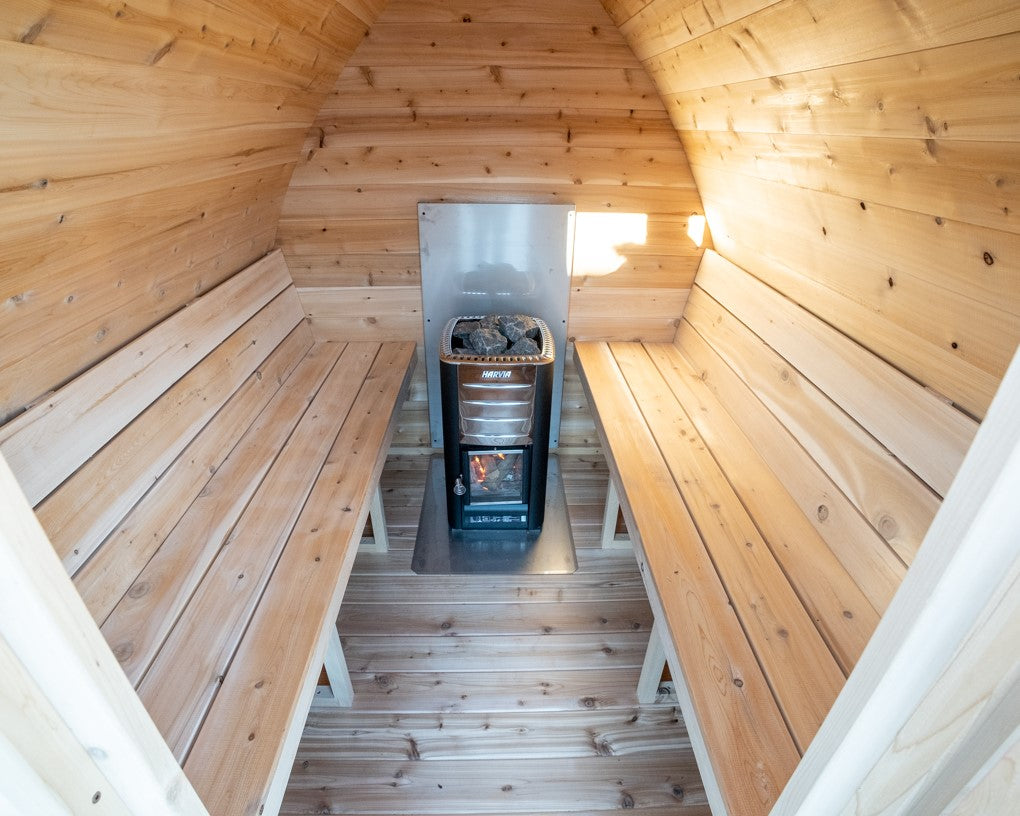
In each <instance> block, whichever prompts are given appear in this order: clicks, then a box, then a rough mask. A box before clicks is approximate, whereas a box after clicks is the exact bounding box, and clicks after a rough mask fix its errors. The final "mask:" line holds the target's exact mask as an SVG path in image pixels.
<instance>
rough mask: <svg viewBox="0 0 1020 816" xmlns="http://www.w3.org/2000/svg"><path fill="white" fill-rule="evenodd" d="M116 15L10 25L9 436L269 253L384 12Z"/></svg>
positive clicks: (203, 9) (72, 13) (1, 370)
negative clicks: (312, 140) (304, 162)
mask: <svg viewBox="0 0 1020 816" xmlns="http://www.w3.org/2000/svg"><path fill="white" fill-rule="evenodd" d="M107 5H108V4H106V3H103V2H100V1H99V0H82V2H77V0H74V1H73V2H72V0H46V1H45V2H37V0H11V2H9V3H4V4H3V7H2V8H0V89H2V92H3V94H4V99H5V105H4V117H5V121H9V122H11V123H13V125H14V126H13V127H9V128H7V129H5V130H4V133H3V134H2V136H0V150H2V152H3V153H4V156H5V161H4V162H3V166H2V168H0V270H3V271H2V272H0V308H2V310H3V314H4V318H5V319H4V320H3V322H2V329H3V332H4V339H3V340H0V349H2V350H3V351H2V353H0V422H2V421H5V420H6V419H8V418H9V417H11V416H13V415H14V414H16V413H17V412H18V411H19V410H20V409H21V408H23V407H24V406H25V405H26V404H28V403H30V402H31V401H33V400H35V399H37V398H38V397H39V396H40V395H41V394H44V393H46V392H47V391H49V390H52V389H54V388H56V387H58V386H60V385H61V384H62V383H65V382H67V381H68V380H70V379H71V378H72V377H73V376H74V375H75V374H77V373H79V372H81V371H82V370H84V369H85V368H86V367H88V366H89V365H91V364H93V363H95V362H96V361H98V360H100V359H102V358H103V357H105V356H107V355H109V354H110V353H111V352H113V351H114V350H116V349H117V348H118V347H120V346H121V345H123V344H124V343H125V342H127V341H129V340H130V339H132V338H133V337H136V336H138V335H139V334H141V333H142V332H143V331H145V330H146V329H148V328H150V327H151V326H153V325H155V323H157V322H158V321H159V320H160V319H162V318H163V317H165V316H166V315H168V314H171V313H172V312H174V311H176V310H177V309H178V308H180V307H181V306H182V305H184V304H185V303H187V302H188V301H189V300H190V299H191V298H192V297H194V296H195V295H196V294H199V293H201V292H203V291H206V290H208V289H209V288H211V287H212V286H214V285H215V284H216V283H218V282H220V281H221V280H223V279H224V278H225V277H227V276H228V275H230V274H232V273H233V272H235V271H237V270H238V269H240V268H243V267H244V266H247V265H248V264H249V263H251V262H252V261H254V260H255V259H257V258H258V257H259V256H260V255H262V254H264V253H265V252H266V251H267V250H268V249H270V248H271V247H272V243H273V238H274V236H275V231H276V222H277V220H278V218H279V212H280V206H281V204H282V200H283V192H284V191H285V190H286V187H287V183H288V181H289V178H290V172H291V170H292V167H293V162H294V160H295V159H296V158H297V156H298V153H299V151H300V149H301V144H302V142H303V141H304V135H305V132H306V131H307V127H308V126H309V125H310V124H311V122H312V121H313V119H314V117H315V115H316V112H317V110H318V108H319V107H320V106H321V102H322V99H323V97H324V96H325V94H326V92H327V91H328V90H329V89H330V88H331V87H332V85H333V83H334V82H335V81H336V77H337V75H338V73H339V71H340V69H341V67H342V65H343V64H344V62H345V61H346V59H347V57H348V56H349V55H350V52H351V51H352V50H353V48H354V46H355V45H356V44H357V43H358V42H360V40H361V38H362V36H363V34H364V31H365V29H366V27H367V25H368V24H370V23H371V22H372V21H373V20H374V19H375V16H377V15H378V12H379V11H380V9H381V5H382V4H381V2H379V0H346V1H345V2H343V3H337V2H334V0H283V2H280V3H275V4H272V5H266V4H264V3H258V2H254V0H229V2H221V3H216V4H209V3H202V2H195V0H187V2H181V3H173V4H167V3H164V2H162V0H139V2H138V3H133V4H131V6H130V8H128V7H124V8H122V9H111V8H108V7H107ZM29 327H31V328H30V329H29ZM8 337H10V338H22V337H27V338H30V340H29V341H28V342H27V343H26V342H23V341H21V340H20V339H19V340H17V341H15V340H11V341H10V342H8Z"/></svg>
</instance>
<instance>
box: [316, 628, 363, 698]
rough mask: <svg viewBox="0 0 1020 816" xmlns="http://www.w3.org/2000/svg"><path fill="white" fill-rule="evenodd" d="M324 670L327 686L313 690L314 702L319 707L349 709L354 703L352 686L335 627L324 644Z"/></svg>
mask: <svg viewBox="0 0 1020 816" xmlns="http://www.w3.org/2000/svg"><path fill="white" fill-rule="evenodd" d="M323 664H324V668H325V669H326V678H327V679H328V680H329V685H328V686H319V688H317V689H316V690H315V699H314V702H315V703H318V704H320V705H334V706H339V707H341V708H349V707H350V706H351V705H353V703H354V685H353V684H352V683H351V674H350V672H349V671H347V660H346V659H344V652H343V649H342V648H341V646H340V634H339V633H338V632H337V630H336V626H335V625H334V626H333V627H331V631H330V634H329V641H328V642H327V643H326V656H325V658H324V659H323Z"/></svg>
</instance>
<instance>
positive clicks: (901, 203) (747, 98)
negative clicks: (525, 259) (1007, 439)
mask: <svg viewBox="0 0 1020 816" xmlns="http://www.w3.org/2000/svg"><path fill="white" fill-rule="evenodd" d="M605 5H606V6H607V8H609V9H611V10H614V9H615V10H616V12H618V17H617V21H618V22H619V23H620V25H621V29H622V31H623V33H624V35H625V36H626V37H627V40H628V42H629V43H630V44H631V46H632V48H633V49H634V50H635V52H636V53H637V54H638V55H639V56H640V57H641V58H642V61H643V64H644V66H645V67H646V69H648V71H649V73H650V74H651V76H652V79H653V81H654V82H655V84H656V87H657V88H658V89H659V91H660V93H661V94H662V95H663V97H664V99H665V100H666V102H667V110H668V112H669V114H670V116H671V118H672V121H673V123H674V124H675V125H676V126H677V129H678V132H679V133H680V136H681V139H682V140H683V142H684V146H685V149H686V150H687V152H688V155H689V157H690V160H691V164H692V168H693V172H694V176H695V178H696V179H697V182H698V187H699V191H700V193H701V195H702V196H703V198H704V200H705V204H706V207H707V214H708V220H709V225H710V226H711V227H712V231H713V236H714V240H715V242H716V246H717V247H718V248H719V250H720V252H721V253H722V254H723V255H724V256H726V257H727V258H729V259H730V260H732V261H734V262H736V263H738V264H739V265H741V266H743V267H744V268H746V269H749V270H750V271H752V272H753V273H754V274H755V275H757V276H759V277H762V278H763V279H765V280H766V281H768V282H769V283H770V284H771V285H773V286H776V287H778V288H780V289H782V290H783V291H784V293H786V294H787V295H789V296H791V297H793V298H794V299H795V300H797V301H798V302H799V303H801V305H805V306H807V308H808V309H809V310H811V311H814V312H815V313H816V314H818V315H820V316H821V317H823V319H825V320H827V321H829V322H830V323H832V324H833V325H835V326H836V327H837V328H839V329H840V330H841V331H843V332H845V333H847V334H848V335H850V337H851V338H853V339H854V340H856V341H858V342H860V343H861V344H862V345H864V346H865V347H867V348H870V349H871V350H873V351H876V352H877V353H879V354H880V355H881V356H883V357H884V358H885V359H887V360H889V361H891V362H893V363H894V364H895V365H896V366H898V367H899V368H901V369H903V370H905V371H906V372H907V373H909V374H910V375H911V376H912V377H914V378H916V379H917V380H918V381H920V382H921V383H922V384H924V385H926V386H930V387H932V388H933V389H935V390H936V391H938V392H940V393H941V394H943V395H945V396H947V397H948V398H949V399H951V400H953V401H954V402H956V403H957V404H959V405H960V406H962V407H963V408H964V409H965V410H967V411H968V412H970V413H972V414H973V415H975V416H977V417H979V418H980V417H981V416H982V415H983V413H984V411H985V409H986V408H987V406H988V403H989V401H990V400H991V396H992V393H994V391H995V387H996V385H997V383H998V382H999V380H1000V378H1001V377H1002V373H1003V371H1004V370H1005V366H1006V364H1007V363H1008V361H1009V359H1010V357H1011V355H1012V353H1013V350H1014V349H1015V348H1016V345H1017V342H1018V340H1020V311H1017V309H1016V306H1017V303H1018V300H1020V275H1017V274H1016V272H1017V271H1018V270H1020V266H1018V265H1017V258H1018V257H1020V254H1018V251H1017V249H1016V248H1015V246H1014V245H1015V243H1016V241H1015V238H1016V235H1017V233H1018V227H1017V221H1016V218H1017V215H1016V214H1017V212H1018V209H1020V191H1018V185H1017V178H1018V169H1017V167H1018V166H1017V163H1016V159H1015V154H1016V151H1015V150H1013V149H1012V148H1011V145H1012V144H1014V143H1015V141H1016V139H1017V134H1018V133H1020V131H1018V130H1017V128H1016V120H1017V116H1018V113H1020V108H1018V101H1017V100H1018V99H1020V96H1018V95H1017V93H1016V91H1017V83H1018V82H1020V75H1018V74H1017V72H1016V70H1015V63H1016V59H1015V56H1014V55H1015V53H1016V44H1017V33H1016V32H1017V30H1018V27H1020V12H1018V10H1017V8H1016V5H1015V4H1014V3H1011V2H1008V0H980V2H976V3H969V4H966V5H961V4H949V3H943V2H936V1H935V0H926V1H925V2H918V3H914V4H911V5H910V6H909V7H908V6H903V5H899V6H896V5H892V6H890V5H888V4H886V3H883V2H881V1H880V0H865V1H864V2H860V3H849V4H848V3H840V2H837V0H823V2H820V3H811V4H805V3H801V2H797V1H796V0H777V1H776V2H769V1H768V0H720V2H716V3H712V4H711V5H710V6H709V5H706V4H701V3H688V2H683V0H654V2H649V3H646V4H633V5H632V4H625V5H626V8H625V9H624V10H621V8H622V7H621V6H620V5H619V4H616V3H610V2H607V3H606V4H605ZM855 208H857V211H856V212H855V211H854V210H855ZM883 282H885V284H886V285H885V286H883V285H882V284H883Z"/></svg>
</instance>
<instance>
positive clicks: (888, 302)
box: [705, 174, 1020, 417]
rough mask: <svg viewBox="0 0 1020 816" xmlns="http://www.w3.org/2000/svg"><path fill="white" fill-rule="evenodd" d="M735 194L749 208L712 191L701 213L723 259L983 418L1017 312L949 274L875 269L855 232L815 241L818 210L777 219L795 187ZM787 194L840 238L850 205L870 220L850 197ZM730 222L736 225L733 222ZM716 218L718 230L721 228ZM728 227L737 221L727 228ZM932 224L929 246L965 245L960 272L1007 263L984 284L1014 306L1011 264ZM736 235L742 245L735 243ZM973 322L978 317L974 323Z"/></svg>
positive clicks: (892, 235)
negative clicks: (958, 285) (960, 290)
mask: <svg viewBox="0 0 1020 816" xmlns="http://www.w3.org/2000/svg"><path fill="white" fill-rule="evenodd" d="M725 177H726V178H728V177H729V174H726V176H725ZM717 180H718V181H719V182H721V181H722V180H723V179H722V178H718V177H717ZM742 187H743V189H744V190H746V192H747V196H746V198H745V199H744V201H745V202H747V206H746V207H745V205H744V203H743V202H741V203H739V204H735V203H729V200H728V199H723V200H720V199H717V198H716V192H715V188H714V187H712V188H711V189H710V190H707V191H706V194H705V198H706V202H708V204H707V207H708V212H709V213H710V214H711V215H712V216H718V217H717V219H716V230H715V238H714V240H715V241H716V242H717V243H718V245H719V247H720V252H721V254H723V255H724V256H725V257H727V258H728V259H729V260H731V261H733V262H734V263H736V264H738V265H739V266H741V267H743V268H744V269H747V270H748V271H750V272H751V273H752V274H754V275H755V276H757V277H758V278H760V279H762V280H764V281H765V282H766V283H768V284H769V285H770V286H772V287H774V288H776V289H778V290H779V291H781V292H783V293H784V294H785V295H787V296H788V297H790V298H791V299H793V300H795V301H797V302H798V303H799V304H800V305H802V306H804V307H805V308H806V309H807V310H808V311H810V312H812V313H814V314H816V315H818V316H819V317H821V318H822V319H823V320H825V321H826V322H828V323H830V324H831V325H833V326H835V327H836V328H838V329H839V330H841V331H843V332H844V333H846V334H848V335H849V336H850V337H852V338H854V339H855V340H857V341H858V342H859V343H860V344H861V345H863V346H865V347H866V348H869V349H870V350H871V351H873V352H875V353H876V354H878V355H879V356H880V357H882V358H884V359H886V360H888V361H889V362H891V363H892V364H893V365H895V366H896V367H897V368H900V369H901V370H903V371H905V372H906V373H908V374H910V375H911V376H913V377H914V378H915V379H917V380H918V381H919V382H921V383H922V384H924V385H927V386H929V387H931V388H933V389H934V390H935V391H937V392H938V393H940V394H942V395H943V396H944V397H946V398H948V399H950V400H952V401H953V402H955V403H956V404H958V405H959V406H960V407H962V408H963V409H964V410H966V411H968V412H970V413H971V414H973V415H975V416H977V417H980V416H982V415H983V414H984V411H985V410H986V409H987V407H988V403H989V402H990V401H991V399H992V395H993V394H994V393H995V389H996V387H997V385H998V382H999V378H1000V377H1001V376H1002V373H1003V371H1004V370H1005V366H1006V363H1007V361H1008V359H1009V355H1010V354H1011V353H1012V351H1013V349H1014V348H1015V347H1016V343H1017V341H1018V339H1020V320H1018V318H1017V316H1016V315H1015V314H1011V313H1010V312H1007V311H1004V310H1002V309H1000V308H997V307H995V306H992V305H986V303H981V302H980V301H977V300H976V299H975V298H977V297H979V296H980V297H982V299H983V300H985V301H988V300H989V299H990V298H989V297H988V296H985V295H984V294H983V292H984V291H986V290H987V287H988V284H983V285H981V286H975V287H974V288H973V289H972V290H971V292H970V296H968V295H962V294H957V293H955V292H951V291H947V289H948V288H949V286H950V281H951V278H957V277H959V276H960V274H961V273H960V270H959V269H958V270H957V272H956V274H954V275H951V276H950V275H946V276H940V277H934V276H932V279H929V280H924V279H923V277H922V276H928V274H929V273H928V271H926V270H924V266H923V265H922V264H920V263H916V262H914V263H910V264H903V265H902V266H901V265H896V266H892V265H890V266H886V267H885V268H882V266H881V265H880V264H881V263H882V258H883V256H885V255H886V252H887V250H886V248H885V247H886V245H885V244H879V245H877V246H876V245H868V244H866V243H865V244H861V243H860V242H859V241H857V240H856V236H855V233H854V232H850V233H847V234H846V237H845V238H843V237H835V236H838V232H837V233H836V234H835V236H834V239H833V241H831V242H830V241H828V240H827V238H828V235H827V234H822V240H821V241H819V240H818V239H817V236H816V235H815V234H814V233H815V232H816V231H817V233H822V229H825V230H826V233H827V232H828V226H827V224H828V223H829V221H828V220H827V219H826V218H825V216H824V215H823V216H822V217H819V212H818V210H817V209H816V210H815V214H814V216H813V218H812V221H806V220H801V219H794V220H792V221H789V222H786V221H784V220H783V216H784V215H785V213H786V212H788V211H789V210H787V209H786V208H787V206H788V204H789V201H788V197H787V196H785V195H784V194H785V193H786V192H788V191H789V190H791V189H793V188H787V187H786V186H785V185H774V184H771V183H770V182H755V181H753V180H748V181H746V182H744V183H743V185H742ZM794 192H795V197H796V198H799V199H800V201H799V202H798V203H796V204H795V205H794V207H795V211H797V210H800V211H807V210H810V209H811V208H817V207H820V206H824V207H826V211H825V212H826V214H828V213H833V214H835V215H836V218H837V219H838V221H837V226H836V227H835V230H837V231H838V230H840V229H842V228H843V227H849V226H850V224H851V222H852V218H853V216H851V215H850V213H854V208H855V207H856V208H857V213H864V214H865V215H866V214H867V212H868V211H867V210H861V209H860V203H859V202H856V201H855V200H854V199H835V198H834V199H831V200H828V199H825V198H824V197H821V198H820V197H819V196H818V195H814V194H813V195H806V194H804V193H798V192H796V191H794ZM759 194H760V198H759ZM756 200H758V201H767V202H770V203H771V204H772V205H773V206H772V208H771V209H769V210H767V211H762V210H761V209H759V208H757V207H756V206H755V202H756ZM872 214H875V213H874V212H873V213H872ZM855 215H856V213H855ZM731 218H736V219H738V220H736V221H735V222H731V221H730V219H731ZM722 219H725V221H724V223H720V221H721V220H722ZM776 219H779V220H781V221H783V223H784V227H783V229H782V231H780V230H778V229H776V228H775V220H776ZM871 220H874V219H871ZM820 221H821V222H822V223H821V224H820V225H819V222H820ZM863 221H864V219H862V222H863ZM909 221H910V219H909V218H904V219H898V222H899V225H901V228H902V232H900V233H899V235H897V231H896V229H881V230H874V232H879V233H884V234H885V235H886V236H888V240H889V243H890V244H891V243H894V242H896V241H897V240H905V239H907V238H908V236H910V235H921V234H924V233H925V232H927V230H928V229H929V228H928V227H927V225H925V224H923V221H922V220H921V219H920V218H918V219H917V221H916V223H913V224H910V223H909ZM729 223H734V228H733V229H732V230H731V229H730V228H729V226H728V225H729ZM930 223H931V229H933V232H932V233H931V234H932V235H933V237H934V240H935V241H936V244H935V246H936V247H941V246H947V247H948V246H950V245H951V244H952V243H953V241H954V239H955V237H956V236H958V235H961V234H963V235H964V236H965V240H966V239H969V241H971V243H970V245H969V246H967V245H964V246H962V247H961V246H959V245H958V246H957V247H956V251H955V253H954V254H955V255H956V256H957V257H959V256H961V255H963V256H964V257H965V258H966V261H967V266H968V267H969V268H970V269H972V270H975V271H976V272H977V274H980V271H979V270H980V269H981V267H987V266H988V264H987V262H986V261H985V259H984V253H985V252H987V253H988V257H989V258H991V259H992V260H993V265H994V266H997V265H998V264H1000V263H1002V264H1004V266H1005V267H1006V269H1004V270H1003V271H1004V272H1006V273H1007V277H1005V278H1004V277H1000V275H999V273H995V274H994V275H993V280H990V281H989V282H988V283H989V284H991V285H993V286H994V285H995V283H994V281H1000V280H1001V281H1003V284H1004V287H1005V288H1004V290H1003V293H1002V295H1001V304H1002V305H1006V304H1010V303H1012V302H1014V301H1015V296H1014V294H1013V293H1014V292H1020V288H1018V287H1017V286H1016V283H1015V281H1014V280H1013V279H1012V277H1011V276H1009V271H1008V270H1009V268H1010V267H1012V266H1013V263H1014V261H1013V260H1012V259H1011V258H1010V257H1009V255H1008V254H1007V255H1006V256H1005V257H1003V256H1002V255H992V253H991V251H989V250H987V249H986V250H984V251H983V252H981V251H977V252H974V251H973V250H974V249H977V247H975V246H974V244H975V243H978V242H980V241H981V238H982V236H980V235H969V236H968V235H966V233H967V230H965V229H963V230H961V229H956V228H955V227H954V226H953V225H952V222H946V221H943V223H942V224H939V223H937V222H936V221H935V219H932V220H931V222H930ZM947 224H950V229H949V230H947V231H946V233H944V234H940V233H939V232H938V231H939V230H940V229H941V228H943V227H945V226H946V225H947ZM904 225H905V226H904ZM867 231H872V230H867ZM867 231H866V232H867ZM857 234H858V235H859V234H860V233H857ZM736 235H739V236H740V237H741V240H739V241H738V240H735V239H734V237H735V236H736ZM1000 236H1004V234H1000ZM798 239H801V240H798ZM1011 243H1012V241H1008V240H1007V241H999V242H997V245H998V246H1006V247H1008V246H1010V245H1011ZM979 246H980V244H979V243H978V247H979ZM855 247H858V248H857V249H855ZM931 250H932V248H931V247H928V248H926V249H924V250H923V251H916V252H914V251H910V250H908V251H907V252H904V253H900V255H901V256H903V255H915V256H919V255H925V254H930V252H931ZM968 250H971V251H970V252H968ZM890 254H891V253H890ZM968 255H969V257H966V256H968ZM939 266H940V267H944V265H943V264H940V265H939ZM889 280H892V282H893V285H892V286H890V285H889ZM943 284H944V285H945V288H943ZM897 290H899V291H897ZM975 315H980V318H979V319H975Z"/></svg>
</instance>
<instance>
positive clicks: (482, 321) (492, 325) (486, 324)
mask: <svg viewBox="0 0 1020 816" xmlns="http://www.w3.org/2000/svg"><path fill="white" fill-rule="evenodd" d="M478 328H480V329H486V330H488V331H499V316H498V315H486V316H485V317H482V318H479V320H478Z"/></svg>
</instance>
